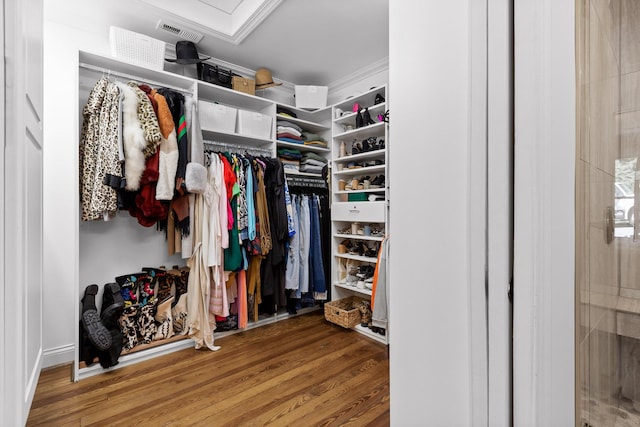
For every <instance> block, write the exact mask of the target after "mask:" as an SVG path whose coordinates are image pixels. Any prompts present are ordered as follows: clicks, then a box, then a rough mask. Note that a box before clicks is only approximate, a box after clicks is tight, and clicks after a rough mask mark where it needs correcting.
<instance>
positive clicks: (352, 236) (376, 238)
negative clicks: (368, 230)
mask: <svg viewBox="0 0 640 427" xmlns="http://www.w3.org/2000/svg"><path fill="white" fill-rule="evenodd" d="M333 237H338V238H342V239H357V240H370V241H372V242H382V241H383V240H384V237H382V236H365V235H362V234H340V233H336V234H334V235H333Z"/></svg>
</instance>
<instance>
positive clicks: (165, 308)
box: [153, 296, 174, 341]
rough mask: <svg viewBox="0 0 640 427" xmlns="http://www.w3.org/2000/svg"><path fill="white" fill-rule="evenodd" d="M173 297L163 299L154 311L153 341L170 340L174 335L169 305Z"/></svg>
mask: <svg viewBox="0 0 640 427" xmlns="http://www.w3.org/2000/svg"><path fill="white" fill-rule="evenodd" d="M172 302H173V297H172V296H170V297H169V298H166V299H164V300H163V301H161V302H160V303H159V304H158V308H157V309H156V316H155V321H156V334H155V336H154V337H153V340H154V341H159V340H165V339H167V338H171V337H172V336H173V335H174V332H173V316H172V315H171V303H172Z"/></svg>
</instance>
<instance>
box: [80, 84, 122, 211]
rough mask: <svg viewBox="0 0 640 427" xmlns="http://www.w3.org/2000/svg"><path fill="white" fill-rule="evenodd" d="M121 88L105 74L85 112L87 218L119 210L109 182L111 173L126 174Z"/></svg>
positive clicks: (83, 189) (83, 199)
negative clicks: (121, 136) (121, 148)
mask: <svg viewBox="0 0 640 427" xmlns="http://www.w3.org/2000/svg"><path fill="white" fill-rule="evenodd" d="M119 111H120V90H119V88H118V86H117V85H115V84H114V83H111V82H109V81H108V79H106V78H105V77H103V78H101V79H100V80H98V82H97V83H96V84H95V85H94V87H93V89H92V91H91V93H90V95H89V99H88V100H87V103H86V104H85V106H84V108H83V110H82V115H83V123H82V133H81V137H80V177H81V193H80V197H81V204H82V214H81V218H82V220H83V221H89V220H95V219H102V218H104V219H108V218H109V217H112V216H114V215H115V214H116V212H117V210H118V195H117V192H116V190H115V189H114V188H113V187H111V186H109V185H105V182H104V181H105V178H107V179H108V177H109V176H112V177H115V178H118V179H119V178H120V177H122V169H121V164H120V158H119V143H118V129H119V123H120V121H119Z"/></svg>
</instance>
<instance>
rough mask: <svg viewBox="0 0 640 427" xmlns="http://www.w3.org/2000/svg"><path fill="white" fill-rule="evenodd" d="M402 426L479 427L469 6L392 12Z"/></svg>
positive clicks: (394, 353) (396, 359) (395, 300)
mask: <svg viewBox="0 0 640 427" xmlns="http://www.w3.org/2000/svg"><path fill="white" fill-rule="evenodd" d="M389 9H390V19H391V23H390V44H389V46H390V55H389V64H390V69H389V75H390V81H389V88H390V91H391V94H392V96H391V99H390V121H391V128H390V129H391V132H390V137H389V139H390V145H389V147H390V151H391V156H392V157H391V161H392V164H390V166H389V169H390V172H389V175H390V180H389V182H390V184H391V186H392V190H391V197H390V199H391V207H390V221H391V222H390V228H391V232H390V239H391V240H390V244H391V249H390V271H391V275H392V285H391V296H390V303H391V311H390V320H391V322H392V329H391V334H390V340H391V343H390V366H391V424H392V425H394V426H422V425H433V426H468V425H471V424H472V417H473V415H472V402H471V397H472V396H471V389H472V380H471V359H472V354H471V339H470V313H469V307H470V290H469V282H470V279H469V275H468V271H469V268H470V263H469V259H468V251H467V248H468V245H469V241H470V233H471V232H480V233H482V232H483V231H482V230H470V229H469V225H468V224H469V222H470V215H471V211H470V206H469V202H468V201H469V189H468V185H469V170H468V166H469V156H470V141H471V136H470V120H471V117H470V94H471V88H470V86H469V82H470V80H471V79H472V76H471V72H470V54H471V53H470V51H471V50H470V39H469V37H470V33H469V16H470V12H471V9H470V1H468V0H450V1H446V2H444V1H438V2H436V1H429V2H423V1H418V0H413V1H404V2H393V1H391V2H389Z"/></svg>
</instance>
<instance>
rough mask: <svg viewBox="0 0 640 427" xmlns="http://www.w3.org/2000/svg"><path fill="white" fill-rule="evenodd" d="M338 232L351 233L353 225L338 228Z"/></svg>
mask: <svg viewBox="0 0 640 427" xmlns="http://www.w3.org/2000/svg"><path fill="white" fill-rule="evenodd" d="M338 234H351V226H350V225H349V226H347V227H345V228H343V229H341V230H338Z"/></svg>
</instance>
